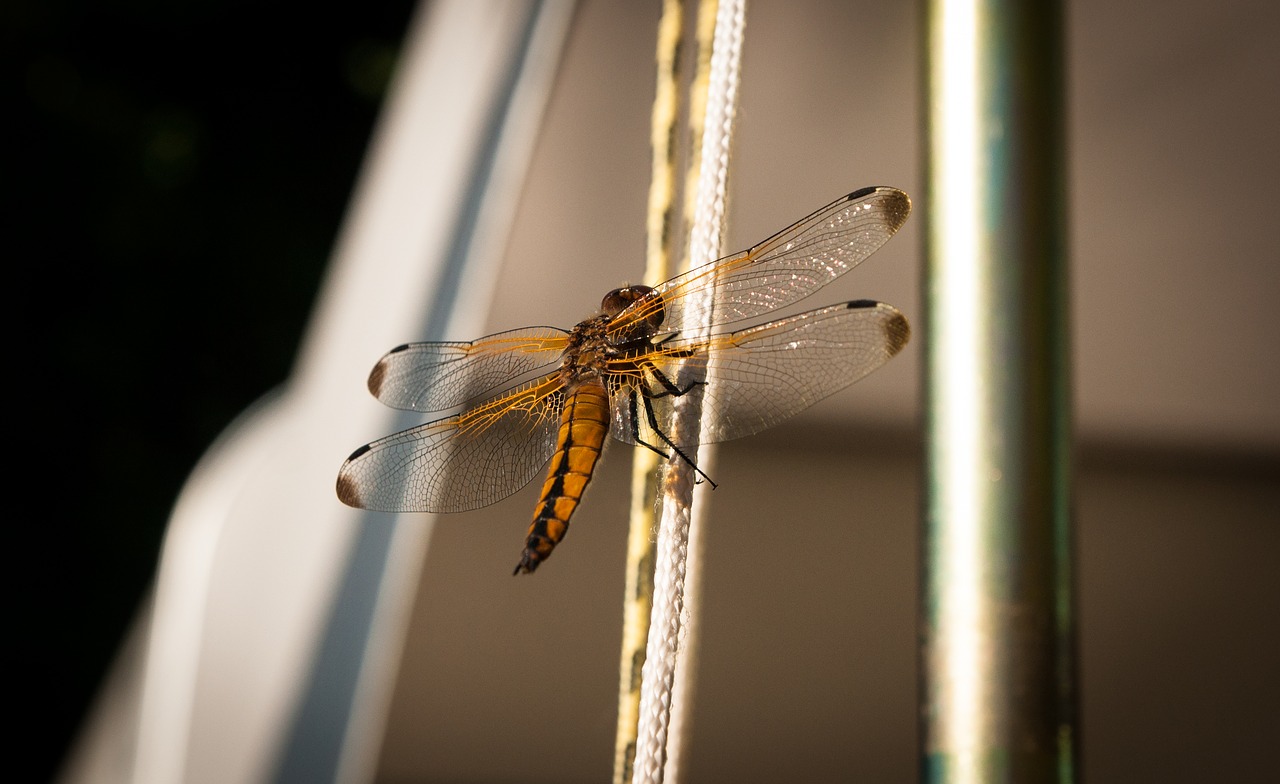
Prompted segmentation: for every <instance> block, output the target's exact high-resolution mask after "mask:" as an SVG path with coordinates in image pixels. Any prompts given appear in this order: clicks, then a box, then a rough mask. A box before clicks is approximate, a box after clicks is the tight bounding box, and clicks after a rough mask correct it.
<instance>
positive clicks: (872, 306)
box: [844, 299, 911, 357]
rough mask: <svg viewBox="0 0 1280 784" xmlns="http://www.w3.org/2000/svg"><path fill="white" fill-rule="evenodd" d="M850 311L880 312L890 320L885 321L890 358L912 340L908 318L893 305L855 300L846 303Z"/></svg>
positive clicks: (885, 333)
mask: <svg viewBox="0 0 1280 784" xmlns="http://www.w3.org/2000/svg"><path fill="white" fill-rule="evenodd" d="M844 306H845V307H846V308H848V309H850V310H880V311H881V312H882V313H884V314H885V315H886V316H888V318H886V319H885V321H884V336H885V345H886V346H888V348H889V356H891V357H894V356H897V355H898V352H900V351H902V348H903V347H904V346H906V345H907V341H909V340H911V325H910V324H908V323H907V317H906V316H904V315H902V312H901V311H899V310H898V309H897V308H895V307H894V306H892V305H889V304H887V303H884V302H877V301H875V300H874V299H855V300H852V301H850V302H846V303H844Z"/></svg>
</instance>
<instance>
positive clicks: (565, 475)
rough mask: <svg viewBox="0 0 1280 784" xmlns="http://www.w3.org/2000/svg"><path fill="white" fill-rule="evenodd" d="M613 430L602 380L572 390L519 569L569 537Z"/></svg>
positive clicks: (530, 567)
mask: <svg viewBox="0 0 1280 784" xmlns="http://www.w3.org/2000/svg"><path fill="white" fill-rule="evenodd" d="M608 435H609V397H608V393H607V392H606V391H605V388H604V385H603V384H601V383H600V382H598V381H593V382H586V383H582V384H581V385H579V386H578V387H577V388H575V389H574V390H573V391H572V392H571V393H569V396H568V399H567V400H566V401H565V404H564V409H563V410H562V411H561V413H560V432H559V435H558V436H557V437H556V451H555V454H554V455H553V456H552V457H551V464H550V465H549V466H548V467H547V480H546V482H544V483H543V485H542V495H541V496H540V497H539V499H538V506H537V508H536V509H535V510H534V513H533V523H532V524H530V526H529V536H528V538H527V539H526V540H525V546H524V552H523V553H521V555H520V563H519V564H517V565H516V570H515V573H516V574H519V573H520V572H525V573H528V572H532V571H533V570H534V569H537V568H538V564H540V563H542V562H543V561H545V560H546V559H547V558H549V557H550V556H551V551H552V550H554V549H555V547H556V545H557V544H559V543H560V540H561V539H564V535H565V533H566V532H567V531H568V530H569V518H570V517H572V516H573V513H574V511H575V510H576V509H577V508H578V503H579V502H580V501H582V494H583V493H584V492H585V491H586V489H587V483H588V482H590V481H591V475H592V472H594V471H595V467H596V461H597V460H599V459H600V452H601V450H603V449H604V442H605V439H606V438H607V437H608Z"/></svg>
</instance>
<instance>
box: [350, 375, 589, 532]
mask: <svg viewBox="0 0 1280 784" xmlns="http://www.w3.org/2000/svg"><path fill="white" fill-rule="evenodd" d="M563 405H564V389H563V385H562V384H561V382H560V379H559V376H558V375H548V376H545V377H543V378H541V379H538V380H536V381H532V382H529V383H527V384H525V385H524V386H522V387H520V388H519V389H516V390H513V391H511V392H509V393H507V394H504V395H501V396H499V397H495V398H493V399H491V400H489V401H487V402H485V403H481V404H480V405H478V406H476V407H474V408H471V409H468V410H467V411H465V412H463V413H461V414H458V415H456V416H451V417H446V418H445V419H440V420H437V421H435V422H428V423H426V424H424V425H419V426H418V427H413V428H410V429H408V430H404V431H402V432H399V433H396V434H395V435H391V436H387V437H386V438H381V439H378V440H377V441H374V442H373V443H371V444H368V445H366V446H362V447H360V448H359V449H357V450H356V451H355V452H354V453H352V455H351V457H349V458H347V462H346V463H344V464H343V466H342V469H341V471H339V473H338V497H339V498H340V499H342V501H343V503H346V504H347V505H349V506H354V507H357V508H361V509H372V510H376V511H383V512H462V511H466V510H468V509H478V508H480V507H482V506H487V505H489V504H492V503H494V502H496V501H500V500H502V499H503V498H506V497H507V496H509V495H511V494H512V493H514V492H516V491H517V490H519V489H520V488H522V487H524V486H525V485H526V484H528V483H529V481H530V480H532V479H533V478H534V477H535V476H537V475H538V473H539V471H540V470H541V469H542V468H543V466H545V465H546V463H547V460H549V459H550V458H551V455H552V453H553V452H554V451H555V438H556V431H557V429H558V426H559V422H560V409H561V408H562V407H563Z"/></svg>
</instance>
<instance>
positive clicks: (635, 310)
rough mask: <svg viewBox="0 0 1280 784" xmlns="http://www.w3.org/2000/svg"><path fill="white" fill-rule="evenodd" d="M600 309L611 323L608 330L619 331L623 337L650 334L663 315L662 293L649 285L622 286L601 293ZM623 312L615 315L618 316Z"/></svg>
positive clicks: (631, 337)
mask: <svg viewBox="0 0 1280 784" xmlns="http://www.w3.org/2000/svg"><path fill="white" fill-rule="evenodd" d="M600 311H601V312H602V313H603V314H604V315H606V316H608V317H609V319H610V320H611V321H613V324H612V325H611V331H620V334H621V337H623V338H624V339H634V338H645V337H649V336H650V335H653V334H654V333H655V332H656V331H657V330H658V328H659V327H660V326H662V322H663V320H664V319H666V317H667V311H666V309H665V308H664V307H663V306H662V297H661V296H659V295H658V294H657V293H655V292H654V290H653V289H652V288H651V287H649V286H640V285H636V286H626V287H624V288H620V289H614V290H613V291H610V292H609V293H608V294H605V295H604V299H603V300H602V301H601V302H600ZM623 313H625V314H626V315H625V316H624V317H623V318H621V319H619V318H618V316H620V315H622V314H623Z"/></svg>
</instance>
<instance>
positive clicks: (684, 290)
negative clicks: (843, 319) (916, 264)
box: [610, 187, 911, 335]
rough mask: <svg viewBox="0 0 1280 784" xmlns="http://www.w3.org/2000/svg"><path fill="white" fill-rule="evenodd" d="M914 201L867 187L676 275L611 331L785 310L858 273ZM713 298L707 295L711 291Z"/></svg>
mask: <svg viewBox="0 0 1280 784" xmlns="http://www.w3.org/2000/svg"><path fill="white" fill-rule="evenodd" d="M910 212H911V199H910V198H909V197H908V196H907V194H905V193H903V192H902V191H900V190H897V189H896V188H888V187H875V188H864V189H862V190H859V191H855V192H853V193H851V194H849V195H848V196H845V197H843V198H841V199H839V200H837V201H835V202H832V203H831V204H828V205H827V206H825V207H823V208H822V209H820V210H818V211H817V212H814V213H813V214H812V215H809V216H808V217H805V218H803V219H801V220H799V221H797V222H796V223H794V224H792V225H791V226H789V227H787V228H786V229H783V230H782V231H780V232H778V233H777V234H775V235H773V236H772V237H770V238H769V239H767V240H765V241H764V242H761V243H760V244H758V245H756V246H754V247H753V248H751V249H750V250H747V251H744V252H742V253H738V254H736V255H733V256H727V257H725V258H723V259H720V260H719V261H715V262H712V263H710V264H706V265H703V266H701V267H697V268H696V269H692V270H690V271H688V272H686V273H684V274H682V275H678V276H676V277H674V278H672V279H670V280H668V281H667V282H665V283H663V284H661V285H659V286H657V287H656V289H655V295H654V296H653V297H650V298H646V299H644V300H641V301H639V302H637V303H636V304H634V305H632V306H631V307H630V308H628V309H627V310H625V311H623V312H622V313H621V314H619V315H618V317H617V318H615V319H614V321H613V323H612V325H611V327H610V332H611V334H619V335H626V334H630V333H631V331H632V329H633V328H634V325H635V324H637V323H638V322H640V321H644V320H646V319H650V318H651V317H652V316H653V314H654V313H655V312H656V311H657V310H658V309H659V308H661V309H662V310H663V311H664V316H663V321H662V326H661V327H660V328H659V332H664V331H677V330H680V329H682V328H694V327H697V326H699V325H702V324H730V323H734V322H737V321H741V320H743V319H748V318H752V317H754V316H759V315H761V314H763V313H768V312H770V311H773V310H776V309H778V308H782V307H786V306H787V305H791V304H793V303H795V302H798V301H800V300H801V299H803V298H805V297H807V296H809V295H810V294H812V293H813V292H815V291H817V290H818V289H819V288H821V287H823V286H825V285H826V284H828V283H830V282H831V281H833V280H835V279H836V278H837V277H839V276H840V275H843V274H844V273H846V272H848V271H849V270H851V269H853V268H854V267H855V266H857V265H858V264H859V263H861V262H862V260H863V259H865V258H867V257H868V256H870V255H871V254H872V253H874V252H875V251H876V250H877V249H878V248H879V247H880V246H881V245H883V244H885V242H887V241H888V240H889V238H890V237H892V236H893V235H894V233H895V232H897V230H898V229H899V228H900V227H901V226H902V224H903V223H905V222H906V220H907V215H908V214H909V213H910ZM712 288H713V289H714V290H713V291H711V292H710V296H703V295H704V294H706V293H707V292H708V290H709V289H712Z"/></svg>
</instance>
